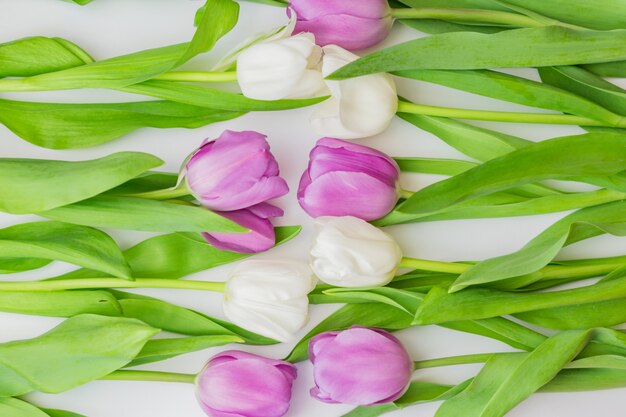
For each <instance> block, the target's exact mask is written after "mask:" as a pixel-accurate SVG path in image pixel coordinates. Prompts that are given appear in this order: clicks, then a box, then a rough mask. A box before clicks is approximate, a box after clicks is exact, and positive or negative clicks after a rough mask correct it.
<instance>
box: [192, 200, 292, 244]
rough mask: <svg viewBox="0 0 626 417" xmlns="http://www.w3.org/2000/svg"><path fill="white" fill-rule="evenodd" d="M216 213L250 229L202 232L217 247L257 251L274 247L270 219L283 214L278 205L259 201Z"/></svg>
mask: <svg viewBox="0 0 626 417" xmlns="http://www.w3.org/2000/svg"><path fill="white" fill-rule="evenodd" d="M216 213H217V214H219V215H220V216H223V217H226V218H227V219H229V220H232V221H233V222H235V223H237V224H239V225H240V226H243V227H245V228H246V229H249V230H250V231H249V232H247V233H216V232H211V233H202V236H204V238H205V239H206V240H207V242H209V243H210V244H211V245H213V246H214V247H216V248H217V249H220V250H228V251H232V252H239V253H258V252H265V251H266V250H268V249H271V248H272V247H274V244H275V243H276V234H275V233H274V225H273V224H272V222H271V221H270V219H271V218H273V217H280V216H282V215H283V211H282V210H281V209H279V208H278V207H275V206H272V205H271V204H268V203H260V204H257V205H256V206H252V207H249V208H247V209H241V210H235V211H218V212H216Z"/></svg>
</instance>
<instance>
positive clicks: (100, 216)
mask: <svg viewBox="0 0 626 417" xmlns="http://www.w3.org/2000/svg"><path fill="white" fill-rule="evenodd" d="M38 214H39V215H40V216H43V217H46V218H49V219H53V220H59V221H64V222H69V223H75V224H81V225H86V226H93V227H107V228H113V229H126V230H143V231H150V232H211V231H212V232H229V233H238V232H239V233H240V232H246V231H247V229H245V228H244V227H241V226H239V225H238V224H237V223H234V222H233V221H231V220H228V219H226V218H225V217H222V216H220V215H218V214H216V213H214V212H212V211H211V210H208V209H206V208H204V207H200V206H197V205H194V204H189V205H186V204H177V203H170V202H167V201H157V200H148V199H143V198H133V197H121V196H112V195H100V196H96V197H92V198H90V199H87V200H83V201H79V202H77V203H74V204H69V205H67V206H62V207H57V208H55V209H52V210H47V211H42V212H39V213H38Z"/></svg>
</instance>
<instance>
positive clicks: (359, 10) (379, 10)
mask: <svg viewBox="0 0 626 417" xmlns="http://www.w3.org/2000/svg"><path fill="white" fill-rule="evenodd" d="M289 6H290V7H291V8H292V9H293V10H294V11H295V12H296V14H297V15H298V16H299V17H301V18H303V19H313V18H316V17H321V16H328V15H333V14H344V13H345V14H350V15H352V16H359V17H366V18H371V19H378V18H380V17H382V16H385V15H386V14H388V13H389V5H388V3H387V1H386V0H291V1H290V3H289Z"/></svg>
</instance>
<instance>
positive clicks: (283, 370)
mask: <svg viewBox="0 0 626 417" xmlns="http://www.w3.org/2000/svg"><path fill="white" fill-rule="evenodd" d="M296 375H297V370H296V367H295V366H294V365H292V364H290V363H288V362H283V361H278V360H273V359H268V358H264V357H262V356H258V355H254V354H251V353H246V352H240V351H236V350H231V351H227V352H222V353H219V354H217V355H216V356H214V357H213V358H211V360H209V362H208V363H207V364H206V366H205V367H204V369H203V370H202V371H201V372H200V374H199V375H198V378H197V379H196V387H197V390H196V395H197V397H198V401H199V402H200V406H201V407H202V409H203V410H204V412H205V413H206V414H207V415H208V416H210V417H281V416H282V415H284V414H285V413H286V412H287V410H288V409H289V401H290V400H291V386H292V384H293V381H294V379H296Z"/></svg>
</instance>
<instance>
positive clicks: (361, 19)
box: [287, 0, 393, 51]
mask: <svg viewBox="0 0 626 417" xmlns="http://www.w3.org/2000/svg"><path fill="white" fill-rule="evenodd" d="M292 12H293V13H295V14H296V17H297V19H298V20H297V23H296V28H295V33H300V32H311V33H312V34H314V35H315V38H316V39H317V43H318V45H322V46H324V45H330V44H334V45H339V46H341V47H342V48H346V49H348V50H350V51H356V50H359V49H365V48H369V47H371V46H374V45H376V44H377V43H379V42H382V41H383V40H384V39H385V38H386V37H387V35H389V32H390V31H391V26H392V25H393V18H392V17H391V9H390V7H389V5H388V3H387V0H291V2H290V4H289V9H288V11H287V14H288V15H290V16H291V13H292Z"/></svg>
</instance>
